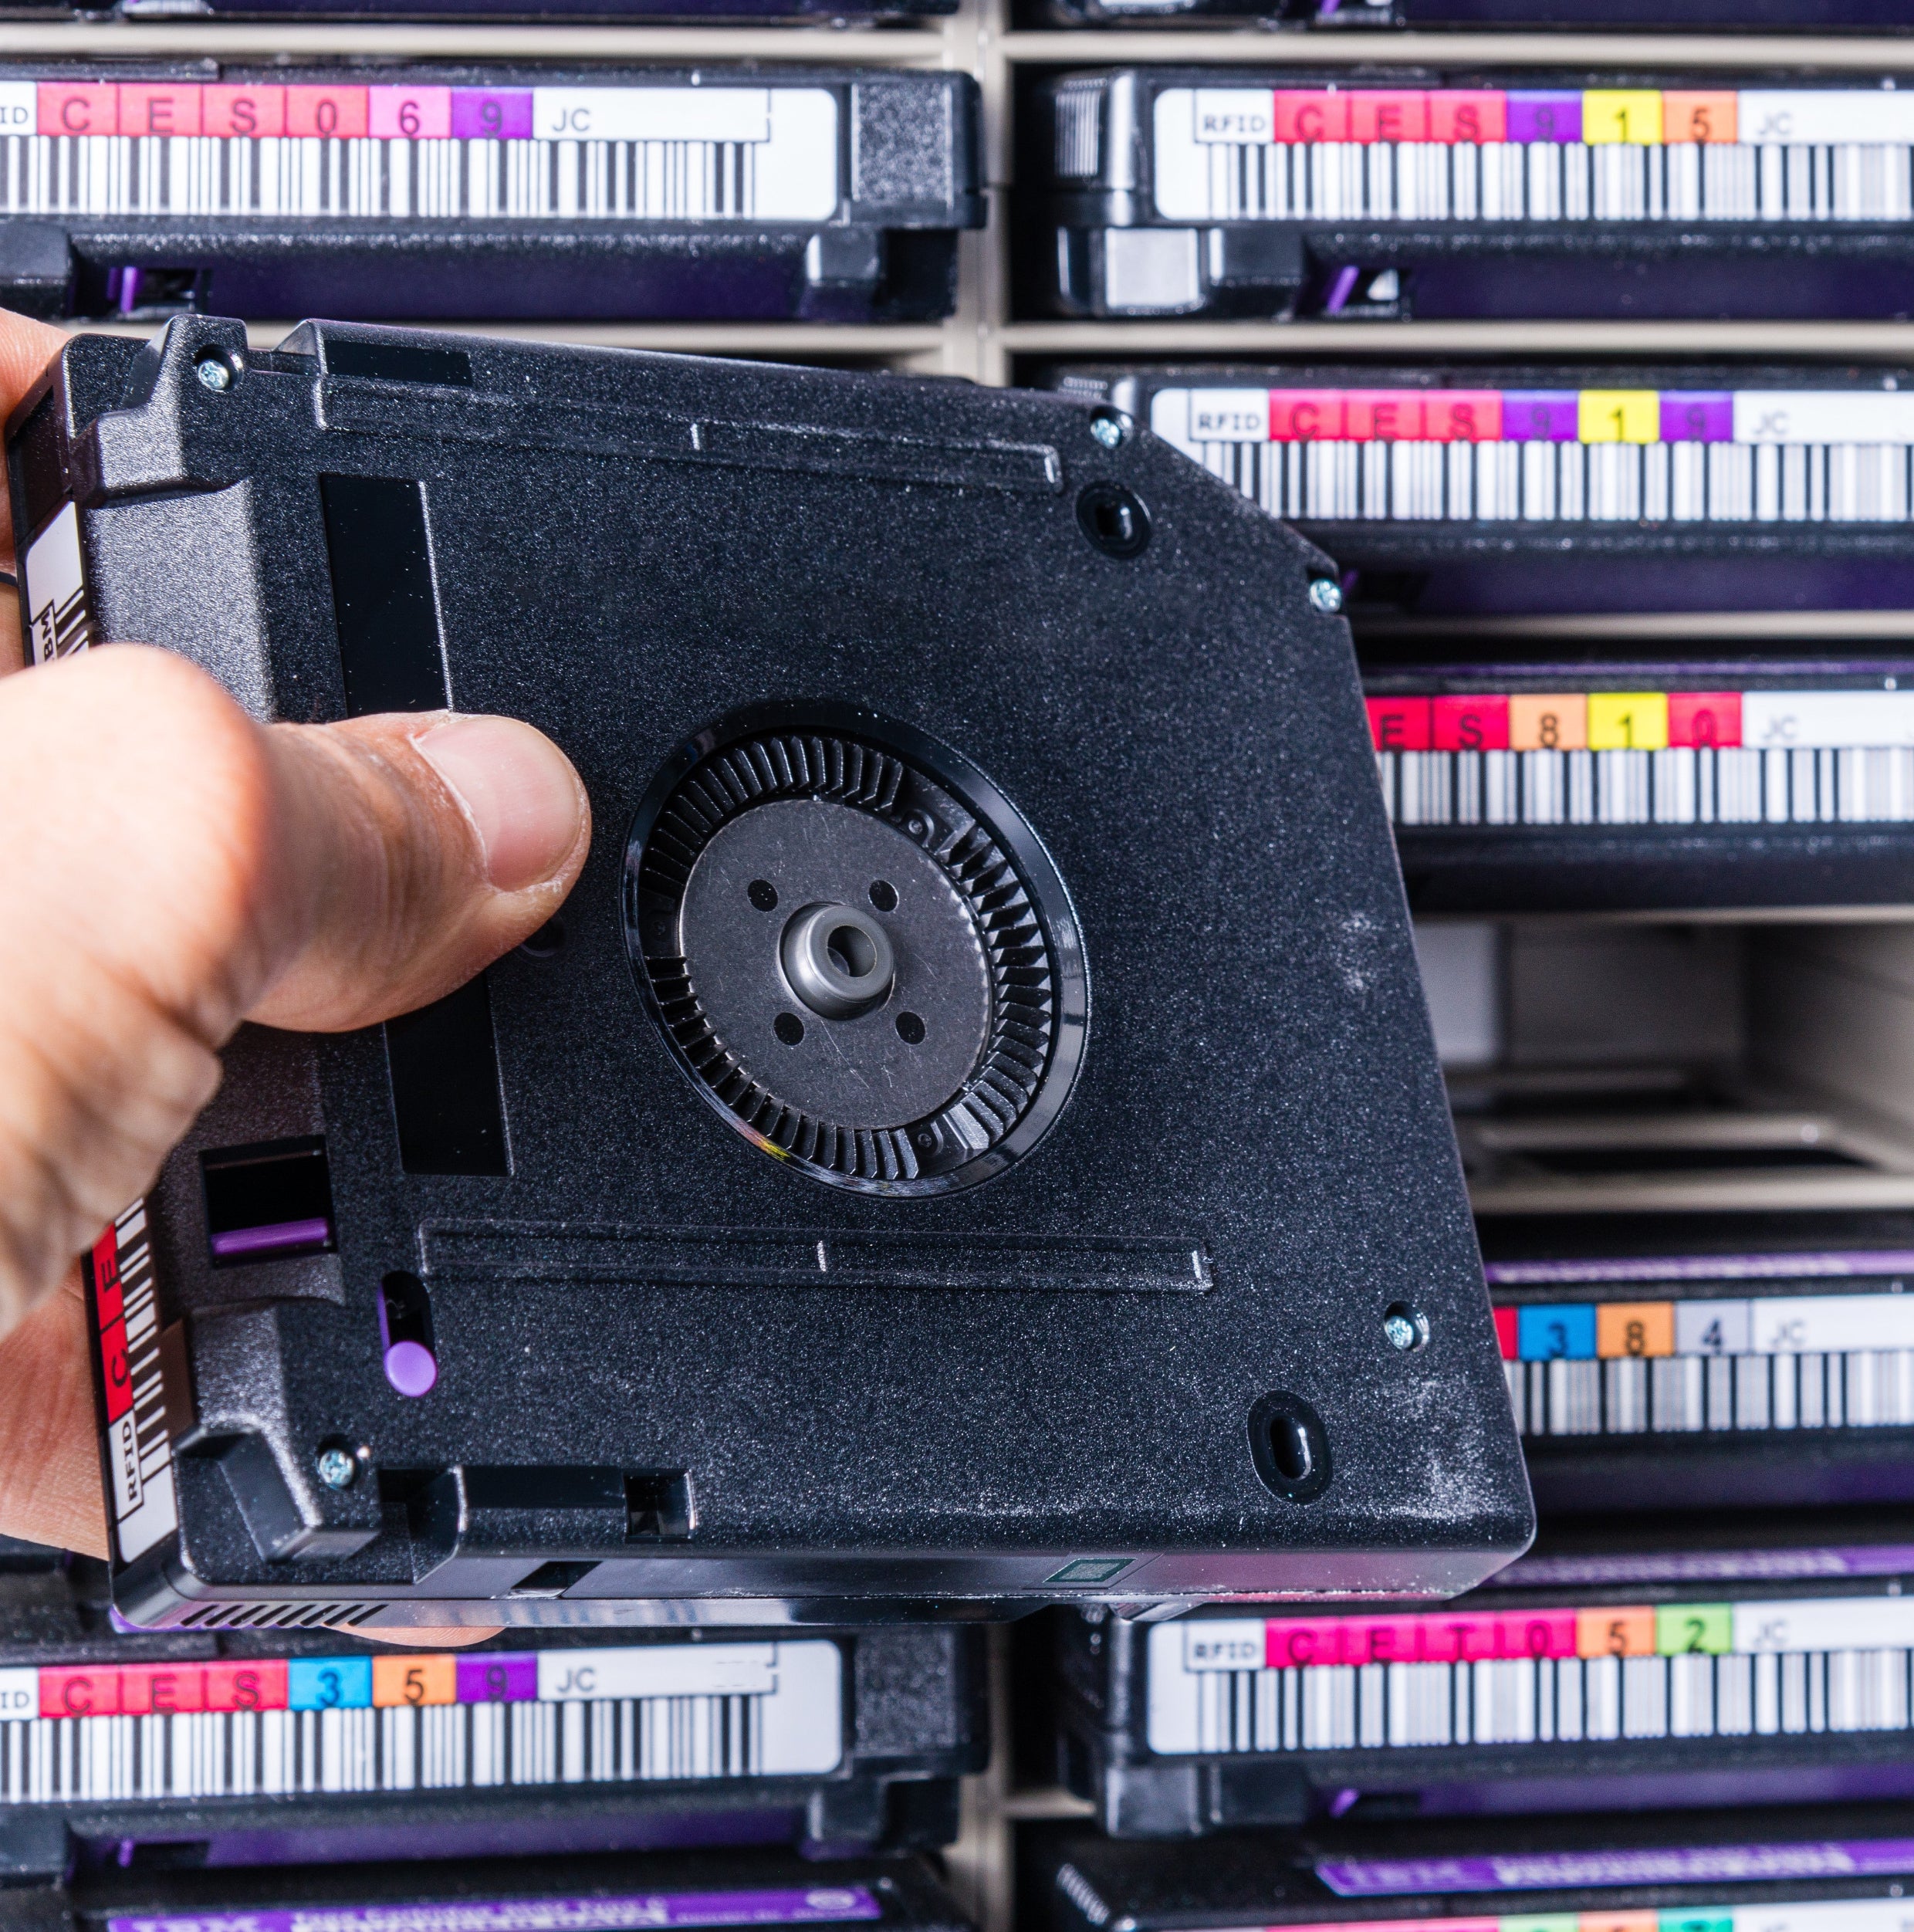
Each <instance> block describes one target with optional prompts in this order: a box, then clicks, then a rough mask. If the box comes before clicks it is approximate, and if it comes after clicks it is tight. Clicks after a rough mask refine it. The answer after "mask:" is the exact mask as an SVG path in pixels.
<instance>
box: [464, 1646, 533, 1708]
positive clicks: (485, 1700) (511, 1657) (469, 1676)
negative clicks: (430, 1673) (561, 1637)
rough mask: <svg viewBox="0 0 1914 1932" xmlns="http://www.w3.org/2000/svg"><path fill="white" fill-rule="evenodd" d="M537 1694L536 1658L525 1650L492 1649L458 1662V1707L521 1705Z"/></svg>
mask: <svg viewBox="0 0 1914 1932" xmlns="http://www.w3.org/2000/svg"><path fill="white" fill-rule="evenodd" d="M537 1695H538V1658H537V1657H536V1655H534V1654H533V1653H532V1652H530V1651H529V1650H494V1651H492V1652H491V1653H489V1654H488V1655H485V1656H476V1657H461V1658H460V1659H459V1660H458V1701H459V1702H460V1703H461V1704H525V1703H527V1702H529V1701H530V1700H532V1699H533V1698H535V1697H537Z"/></svg>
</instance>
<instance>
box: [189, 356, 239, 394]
mask: <svg viewBox="0 0 1914 1932" xmlns="http://www.w3.org/2000/svg"><path fill="white" fill-rule="evenodd" d="M193 370H194V374H196V375H197V376H198V377H199V379H200V381H201V382H202V383H204V384H205V386H206V387H208V389H212V390H226V389H230V388H231V387H232V368H231V367H230V366H229V365H228V363H227V361H226V359H225V357H223V356H201V357H200V359H199V360H198V361H197V362H196V363H194V364H193Z"/></svg>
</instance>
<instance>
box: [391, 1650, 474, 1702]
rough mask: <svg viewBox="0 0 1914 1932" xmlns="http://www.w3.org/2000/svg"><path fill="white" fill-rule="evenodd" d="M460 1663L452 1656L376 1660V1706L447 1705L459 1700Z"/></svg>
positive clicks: (400, 1657)
mask: <svg viewBox="0 0 1914 1932" xmlns="http://www.w3.org/2000/svg"><path fill="white" fill-rule="evenodd" d="M457 1666H458V1659H457V1658H455V1657H451V1656H431V1657H404V1656H399V1657H374V1659H373V1660H372V1701H373V1702H374V1704H380V1705H384V1704H455V1703H457V1701H458V1667H457Z"/></svg>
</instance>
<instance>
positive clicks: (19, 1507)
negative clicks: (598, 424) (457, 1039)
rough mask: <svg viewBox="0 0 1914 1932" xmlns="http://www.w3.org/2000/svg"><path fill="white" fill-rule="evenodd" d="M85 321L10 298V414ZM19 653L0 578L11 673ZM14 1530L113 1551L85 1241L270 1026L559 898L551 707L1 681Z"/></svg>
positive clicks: (559, 824)
mask: <svg viewBox="0 0 1914 1932" xmlns="http://www.w3.org/2000/svg"><path fill="white" fill-rule="evenodd" d="M64 340H66V338H65V337H64V335H63V333H62V332H61V331H59V330H56V329H50V328H47V327H44V326H43V325H42V324H40V323H33V322H29V321H26V320H24V319H22V318H20V317H18V316H8V315H5V314H0V416H4V415H5V414H7V413H8V412H10V411H12V408H13V407H14V405H15V404H16V403H17V402H18V401H19V398H20V397H21V396H22V394H24V393H25V391H26V390H27V389H28V388H29V387H30V386H31V385H32V382H33V381H34V379H35V377H36V376H37V375H38V374H39V370H41V369H42V367H44V366H45V364H46V362H47V361H49V360H50V359H51V358H52V356H53V355H54V354H56V353H57V351H58V350H59V347H60V345H61V344H62V343H63V342H64ZM5 513H6V510H5V504H4V503H0V519H5ZM11 550H12V533H11V530H10V529H8V527H7V526H6V524H5V522H4V520H0V563H7V564H8V567H11V565H10V553H11ZM20 661H21V660H20V638H19V617H18V612H17V610H16V608H15V602H14V600H13V598H12V597H11V596H10V595H4V594H0V673H4V672H18V671H19V665H20ZM0 824H5V827H7V833H6V836H5V840H4V841H0V986H4V987H5V990H6V1000H5V1005H4V1008H0V1534H6V1535H10V1536H19V1537H25V1538H29V1539H31V1540H32V1541H36V1542H41V1543H50V1544H54V1545H58V1546H59V1547H62V1548H68V1549H74V1550H79V1551H86V1552H88V1553H90V1554H92V1555H104V1554H105V1553H106V1548H107V1542H106V1519H105V1515H104V1511H103V1505H102V1501H101V1497H100V1460H99V1452H98V1448H97V1444H96V1426H95V1423H94V1418H93V1398H92V1393H91V1390H90V1386H89V1377H90V1369H89V1365H88V1359H87V1343H86V1327H85V1321H86V1315H85V1309H84V1306H83V1301H82V1294H81V1288H80V1284H79V1269H78V1264H77V1263H76V1260H75V1258H74V1257H76V1255H78V1254H79V1253H80V1252H81V1251H82V1250H83V1249H84V1248H85V1247H87V1246H88V1245H89V1244H90V1243H91V1242H92V1241H93V1239H94V1238H95V1237H96V1235H97V1234H98V1233H99V1231H100V1229H101V1228H102V1227H103V1226H104V1225H105V1224H106V1223H107V1222H108V1221H109V1220H111V1219H112V1217H113V1216H114V1215H115V1214H116V1213H118V1212H119V1211H120V1209H122V1208H123V1207H124V1206H126V1204H127V1203H128V1202H129V1201H130V1200H131V1199H134V1197H135V1196H137V1195H139V1194H140V1193H142V1192H144V1190H145V1189H147V1187H148V1186H150V1184H151V1183H152V1181H153V1179H154V1176H155V1174H156V1173H157V1171H158V1169H159V1166H160V1163H161V1160H162V1159H164V1156H165V1155H166V1153H167V1151H168V1149H170V1148H171V1146H172V1145H173V1144H174V1142H175V1141H177V1140H178V1139H179V1137H180V1136H181V1135H182V1134H183V1133H184V1132H185V1131H186V1129H187V1128H188V1127H189V1126H190V1125H191V1123H192V1122H193V1120H194V1117H195V1116H196V1115H198V1112H199V1111H200V1109H201V1108H203V1107H204V1106H205V1104H206V1102H207V1101H208V1100H209V1099H211V1097H212V1095H213V1093H214V1091H215V1089H216V1088H217V1087H218V1083H219V1076H220V1066H219V1061H218V1049H219V1047H221V1045H222V1044H224V1043H225V1040H227V1039H228V1038H229V1037H230V1036H231V1035H232V1033H233V1031H234V1030H235V1028H236V1027H238V1024H240V1022H241V1021H242V1020H256V1021H259V1022H260V1023H261V1024H264V1025H266V1026H271V1027H286V1028H290V1029H293V1030H299V1031H309V1032H333V1031H343V1030H347V1029H350V1028H353V1027H366V1026H370V1025H372V1024H375V1023H376V1022H377V1021H379V1020H384V1019H385V1018H387V1017H390V1016H391V1015H392V1014H394V1013H406V1012H409V1011H411V1010H412V1009H413V1008H414V1007H421V1006H423V1005H424V1004H426V1003H428V1001H430V1000H435V999H437V998H438V997H439V996H441V994H443V993H448V992H450V991H451V990H452V989H453V988H454V987H455V986H458V985H460V984H462V983H463V982H464V981H465V980H468V979H469V978H470V977H471V976H472V975H473V974H474V973H477V972H478V971H479V970H480V969H482V967H484V966H486V965H488V964H489V963H490V962H491V961H492V960H493V959H495V958H497V957H498V956H499V954H501V953H502V952H506V950H507V949H509V948H510V947H512V946H516V945H517V944H518V943H519V941H521V940H522V939H526V937H528V936H529V935H530V934H531V933H532V932H534V931H535V930H536V929H537V928H538V927H539V925H543V923H544V922H545V921H546V919H549V918H550V916H551V915H552V914H553V912H556V910H557V908H558V906H559V905H560V902H562V901H563V898H565V895H566V893H567V892H570V889H571V887H572V885H573V881H574V880H576V878H577V876H578V873H579V870H580V867H581V866H582V865H583V863H584V859H585V852H586V848H587V844H589V842H590V832H591V821H590V807H589V805H588V804H587V800H586V797H585V791H584V787H583V785H582V784H581V783H580V782H579V780H578V777H577V773H576V772H574V771H573V769H572V767H571V765H570V762H569V761H568V760H566V757H565V756H564V754H563V753H562V752H560V750H559V749H557V747H556V746H554V745H553V744H552V743H551V742H550V740H549V739H546V738H545V737H543V736H542V735H541V734H540V733H538V732H536V731H535V730H534V729H533V728H532V727H531V726H529V725H526V724H522V723H519V722H516V721H514V720H512V719H502V718H479V717H472V718H465V717H456V716H453V715H452V714H450V713H447V712H428V713H418V714H411V715H405V716H387V717H372V718H359V719H351V720H350V721H348V722H345V723H341V724H334V725H323V726H302V725H274V726H266V727H262V726H259V725H257V724H255V722H253V721H252V719H249V717H248V716H246V715H245V713H244V712H242V711H241V710H240V709H239V708H238V705H235V704H234V703H233V702H232V700H231V699H229V698H228V697H227V696H226V695H225V693H224V692H222V691H221V689H219V687H218V685H215V683H214V682H212V680H211V679H210V678H208V677H207V676H205V674H204V673H202V672H199V671H198V670H197V669H195V668H193V667H192V666H191V665H189V664H188V663H187V662H186V661H184V659H183V658H177V657H174V656H172V655H169V654H168V653H166V652H164V651H154V650H147V649H144V648H139V647H137V646H134V645H112V646H110V647H107V648H96V649H94V650H92V651H86V652H84V653H82V654H81V655H78V656H76V657H73V658H66V659H64V660H63V661H60V662H59V663H57V664H54V665H46V666H42V667H41V668H36V669H35V670H33V671H32V672H30V673H27V674H24V675H12V676H6V675H0ZM393 1634H394V1635H395V1636H396V1635H398V1634H399V1633H393ZM485 1634H487V1633H485V1632H476V1633H471V1632H468V1633H458V1634H455V1633H449V1632H431V1633H428V1632H423V1631H421V1632H414V1633H411V1635H412V1638H413V1639H414V1640H421V1641H423V1640H428V1639H429V1640H432V1641H438V1642H445V1641H459V1640H464V1641H472V1640H473V1639H475V1637H476V1636H483V1635H485Z"/></svg>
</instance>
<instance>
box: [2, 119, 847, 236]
mask: <svg viewBox="0 0 1914 1932" xmlns="http://www.w3.org/2000/svg"><path fill="white" fill-rule="evenodd" d="M776 145H777V143H776V141H775V140H774V141H773V143H771V144H764V143H758V142H751V141H726V140H480V139H466V140H404V139H393V140H377V139H373V138H370V137H367V138H364V139H357V140H337V139H330V140H329V139H322V138H320V137H290V136H288V137H283V138H281V137H272V136H269V137H257V138H255V137H242V136H232V137H212V136H199V135H151V136H139V137H134V136H130V135H120V134H96V135H70V134H58V135H48V134H9V135H7V136H5V137H0V215H201V216H231V217H240V216H247V215H252V216H261V217H267V218H270V217H274V216H286V215H306V216H312V215H334V216H351V217H364V218H383V219H388V220H397V219H418V220H435V219H438V220H443V219H465V218H482V217H495V218H504V219H508V220H509V219H532V218H539V217H542V216H563V217H564V218H566V219H577V220H587V221H589V220H606V221H618V220H624V221H661V222H695V221H723V220H732V219H749V218H754V217H759V216H765V217H767V218H783V217H784V216H786V215H791V214H793V213H795V212H796V210H794V209H793V208H792V207H791V206H790V200H791V187H792V182H793V174H794V173H795V174H800V175H801V176H802V177H803V182H802V183H801V184H800V185H802V186H803V188H804V190H805V192H804V194H803V199H804V200H805V201H807V202H810V203H815V204H816V207H815V208H811V209H810V210H808V211H809V212H811V213H821V214H823V215H828V214H830V212H831V211H833V208H834V205H835V200H836V188H837V181H836V157H835V154H834V153H832V152H830V151H828V150H823V151H820V150H819V149H818V148H817V144H816V143H815V142H813V141H811V140H806V142H805V144H804V147H805V151H804V152H803V153H802V154H782V155H780V156H778V157H774V164H773V165H771V166H770V168H769V175H768V176H767V174H766V165H767V160H768V159H773V157H770V149H771V148H773V147H776ZM775 161H783V162H784V163H785V164H786V166H785V167H783V168H780V167H778V166H777V165H776V164H775ZM820 174H827V175H828V176H829V180H828V181H827V182H826V181H822V180H821V179H820V180H819V181H817V182H815V183H814V184H813V183H812V181H811V180H810V178H811V177H813V176H817V175H820ZM761 181H764V182H766V183H767V185H766V187H763V188H761V186H760V183H761Z"/></svg>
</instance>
